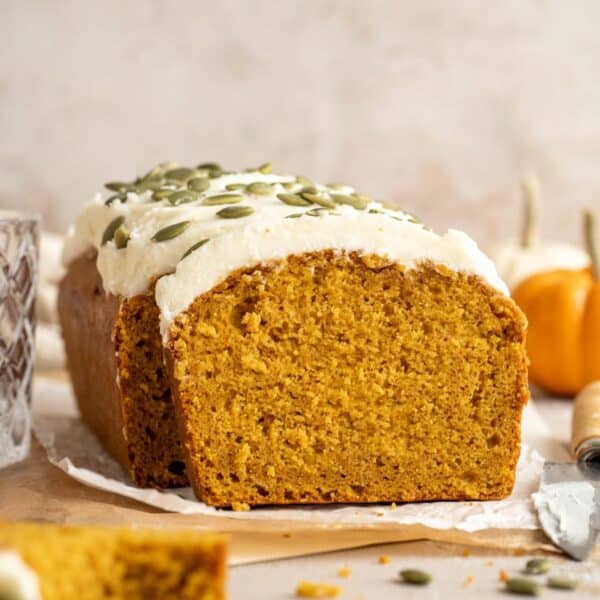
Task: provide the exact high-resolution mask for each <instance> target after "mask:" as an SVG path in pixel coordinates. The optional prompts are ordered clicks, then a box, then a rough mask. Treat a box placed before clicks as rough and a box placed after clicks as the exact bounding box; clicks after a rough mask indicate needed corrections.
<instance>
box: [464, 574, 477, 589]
mask: <svg viewBox="0 0 600 600" xmlns="http://www.w3.org/2000/svg"><path fill="white" fill-rule="evenodd" d="M474 581H475V577H473V575H467V578H466V579H465V580H464V581H463V587H468V586H470V585H471V584H472V583H473V582H474Z"/></svg>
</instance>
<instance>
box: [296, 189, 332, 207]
mask: <svg viewBox="0 0 600 600" xmlns="http://www.w3.org/2000/svg"><path fill="white" fill-rule="evenodd" d="M301 195H302V197H303V198H304V199H305V200H308V201H309V202H312V203H313V204H318V205H319V206H322V207H323V208H335V207H336V206H337V204H336V203H335V202H334V201H333V200H331V198H328V197H327V196H322V195H319V194H311V193H308V192H302V193H301Z"/></svg>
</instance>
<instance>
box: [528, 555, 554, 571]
mask: <svg viewBox="0 0 600 600" xmlns="http://www.w3.org/2000/svg"><path fill="white" fill-rule="evenodd" d="M551 568H552V561H551V560H550V559H549V558H532V559H531V560H528V561H527V564H526V565H525V573H528V574H529V575H541V574H543V573H548V571H550V569H551Z"/></svg>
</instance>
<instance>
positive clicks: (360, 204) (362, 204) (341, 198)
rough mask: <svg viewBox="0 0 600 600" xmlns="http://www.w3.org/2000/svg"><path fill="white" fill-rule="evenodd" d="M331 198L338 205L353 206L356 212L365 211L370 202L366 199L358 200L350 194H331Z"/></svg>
mask: <svg viewBox="0 0 600 600" xmlns="http://www.w3.org/2000/svg"><path fill="white" fill-rule="evenodd" d="M331 197H332V198H333V199H334V200H335V202H337V203H338V204H346V205H348V206H352V208H355V209H356V210H365V208H367V204H368V202H367V201H366V200H365V199H364V198H357V197H356V196H349V195H348V194H331Z"/></svg>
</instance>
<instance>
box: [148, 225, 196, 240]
mask: <svg viewBox="0 0 600 600" xmlns="http://www.w3.org/2000/svg"><path fill="white" fill-rule="evenodd" d="M190 224H191V221H180V222H179V223H173V224H172V225H167V226H166V227H163V228H162V229H159V230H158V231H157V232H156V233H155V234H154V235H153V236H152V238H151V240H152V241H153V242H168V241H169V240H172V239H174V238H176V237H177V236H179V235H181V234H182V233H183V232H184V231H185V230H186V229H187V228H188V227H189V226H190Z"/></svg>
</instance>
